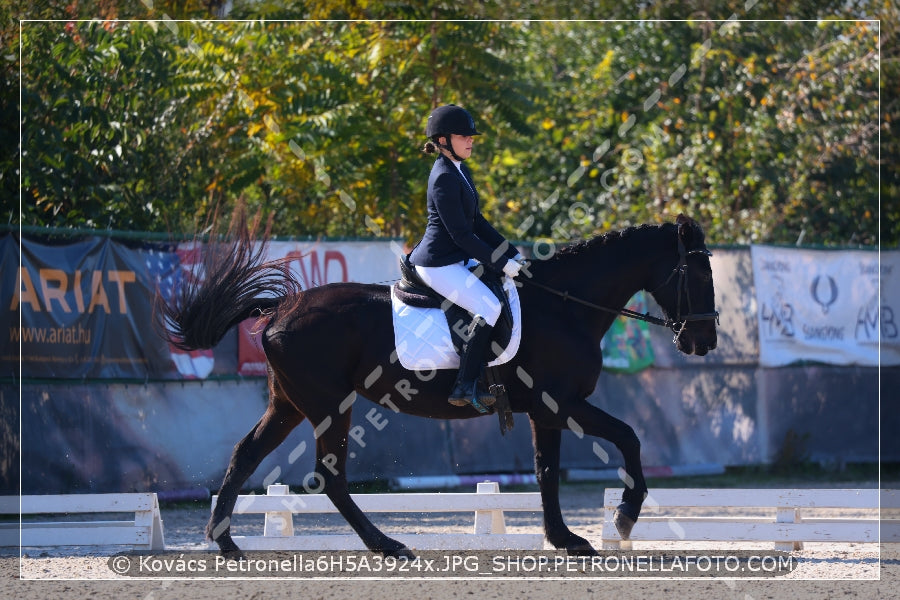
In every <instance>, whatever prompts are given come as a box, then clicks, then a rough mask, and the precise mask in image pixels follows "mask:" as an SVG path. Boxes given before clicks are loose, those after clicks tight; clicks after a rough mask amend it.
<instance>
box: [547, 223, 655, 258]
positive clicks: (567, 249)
mask: <svg viewBox="0 0 900 600" xmlns="http://www.w3.org/2000/svg"><path fill="white" fill-rule="evenodd" d="M671 225H672V224H671V223H660V224H648V223H645V224H642V225H634V226H632V227H626V228H624V229H617V230H614V231H609V232H607V233H603V234H600V235H596V236H594V237H592V238H588V239H585V240H579V241H576V242H572V243H571V244H566V245H565V246H562V247H561V248H559V249H557V250H556V251H555V252H554V253H553V256H551V257H549V258H548V259H547V260H538V261H535V262H536V263H538V264H541V263H545V264H552V263H553V262H554V261H557V260H566V259H569V258H571V257H576V256H580V255H585V254H590V253H591V251H592V250H596V249H598V248H601V247H604V246H611V245H613V244H615V243H617V242H619V241H622V240H625V239H628V238H631V237H634V236H636V235H641V234H644V233H650V232H654V231H659V230H661V229H663V228H665V227H670V226H671Z"/></svg>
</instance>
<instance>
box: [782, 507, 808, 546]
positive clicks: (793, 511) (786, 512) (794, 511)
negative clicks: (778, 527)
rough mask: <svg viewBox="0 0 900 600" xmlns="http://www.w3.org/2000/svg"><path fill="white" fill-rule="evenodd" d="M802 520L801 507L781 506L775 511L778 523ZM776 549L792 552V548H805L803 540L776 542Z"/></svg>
mask: <svg viewBox="0 0 900 600" xmlns="http://www.w3.org/2000/svg"><path fill="white" fill-rule="evenodd" d="M802 520H803V519H802V518H801V517H800V509H799V508H779V509H777V512H776V513H775V522H776V523H800V522H801V521H802ZM775 549H776V550H783V551H785V552H790V551H791V550H803V542H798V541H788V542H775Z"/></svg>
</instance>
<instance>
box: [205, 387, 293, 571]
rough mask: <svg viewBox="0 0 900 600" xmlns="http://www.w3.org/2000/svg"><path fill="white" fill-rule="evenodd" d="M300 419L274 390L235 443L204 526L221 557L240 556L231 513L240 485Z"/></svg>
mask: <svg viewBox="0 0 900 600" xmlns="http://www.w3.org/2000/svg"><path fill="white" fill-rule="evenodd" d="M303 418H304V416H303V414H302V413H300V412H299V411H297V409H296V408H294V407H293V406H292V405H290V404H288V403H286V402H284V401H282V399H281V397H280V396H278V395H277V394H275V393H274V392H273V393H272V397H271V401H270V402H269V406H268V408H267V409H266V412H265V413H264V414H263V416H262V418H261V419H260V420H259V422H258V423H257V424H256V425H254V426H253V429H251V430H250V433H248V434H247V435H246V436H245V437H244V439H242V440H241V441H240V442H238V443H237V445H235V447H234V452H233V453H232V454H231V463H230V464H229V465H228V470H227V471H226V472H225V479H224V480H223V481H222V487H221V489H219V498H218V500H217V502H216V506H215V509H214V510H213V512H212V515H211V516H210V518H209V523H208V524H207V526H206V536H207V537H208V538H209V539H211V540H213V541H214V542H216V544H218V545H219V550H220V551H221V553H222V554H223V555H224V556H235V555H240V552H241V551H240V548H238V546H237V544H235V543H234V540H233V539H232V538H231V514H232V511H233V510H234V505H235V503H236V502H237V497H238V494H240V491H241V486H243V485H244V482H246V481H247V479H248V478H249V477H250V475H252V474H253V472H254V471H255V470H256V468H257V467H258V466H259V463H261V462H262V460H263V459H264V458H265V457H266V456H268V455H269V454H270V453H271V452H272V451H273V450H274V449H275V448H277V447H278V445H279V444H281V442H283V441H284V438H286V437H287V435H288V434H289V433H290V432H291V430H293V429H294V428H295V427H296V426H297V425H299V424H300V423H301V422H302V421H303Z"/></svg>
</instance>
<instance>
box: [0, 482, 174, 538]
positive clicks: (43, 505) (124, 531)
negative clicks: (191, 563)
mask: <svg viewBox="0 0 900 600" xmlns="http://www.w3.org/2000/svg"><path fill="white" fill-rule="evenodd" d="M112 513H133V514H134V518H133V519H131V520H122V521H103V520H86V521H69V520H65V521H46V520H40V521H39V520H35V519H34V518H35V516H36V515H54V516H57V517H58V516H59V515H75V514H79V515H96V514H112ZM0 514H4V515H20V514H21V519H22V520H21V529H20V522H19V521H11V522H9V521H8V522H3V523H0V546H19V545H20V544H21V546H23V547H32V546H38V547H39V546H105V545H125V546H131V547H132V548H133V549H134V550H164V549H165V539H164V535H163V522H162V518H161V517H160V513H159V501H158V500H157V497H156V494H155V493H126V494H62V495H35V496H3V497H0ZM20 536H21V537H20Z"/></svg>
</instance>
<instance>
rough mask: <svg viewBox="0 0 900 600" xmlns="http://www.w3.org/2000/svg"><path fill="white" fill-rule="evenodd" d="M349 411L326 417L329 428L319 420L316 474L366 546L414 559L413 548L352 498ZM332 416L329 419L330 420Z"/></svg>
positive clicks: (389, 554)
mask: <svg viewBox="0 0 900 600" xmlns="http://www.w3.org/2000/svg"><path fill="white" fill-rule="evenodd" d="M350 413H351V411H350V410H347V411H346V412H344V413H343V414H340V415H332V416H331V417H326V418H325V419H326V421H328V425H327V427H326V426H324V425H323V423H325V422H326V421H323V422H322V423H317V424H315V425H316V431H317V434H318V438H317V440H316V474H317V479H318V481H319V482H321V485H322V487H323V490H324V492H325V494H326V495H327V496H328V498H329V499H330V500H331V502H332V503H333V504H334V506H335V508H337V509H338V512H340V513H341V516H343V517H344V519H346V521H347V523H349V524H350V526H351V527H353V530H354V531H356V533H357V534H358V535H359V537H360V539H361V540H362V541H363V543H364V544H365V545H366V548H368V549H369V550H371V551H372V552H381V553H382V554H384V556H396V557H404V556H405V557H408V558H412V557H413V554H412V552H410V550H409V549H408V548H407V547H406V546H404V545H403V544H402V543H400V542H398V541H397V540H394V539H391V538H389V537H388V536H386V535H385V534H384V533H382V532H381V530H380V529H378V528H377V527H376V526H375V525H374V524H373V523H372V522H371V521H370V520H369V518H368V517H367V516H366V515H365V513H363V512H362V510H360V508H359V506H357V505H356V503H355V502H354V501H353V498H351V497H350V490H349V488H348V487H347V472H346V464H347V437H348V432H349V431H350ZM329 419H330V421H329Z"/></svg>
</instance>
